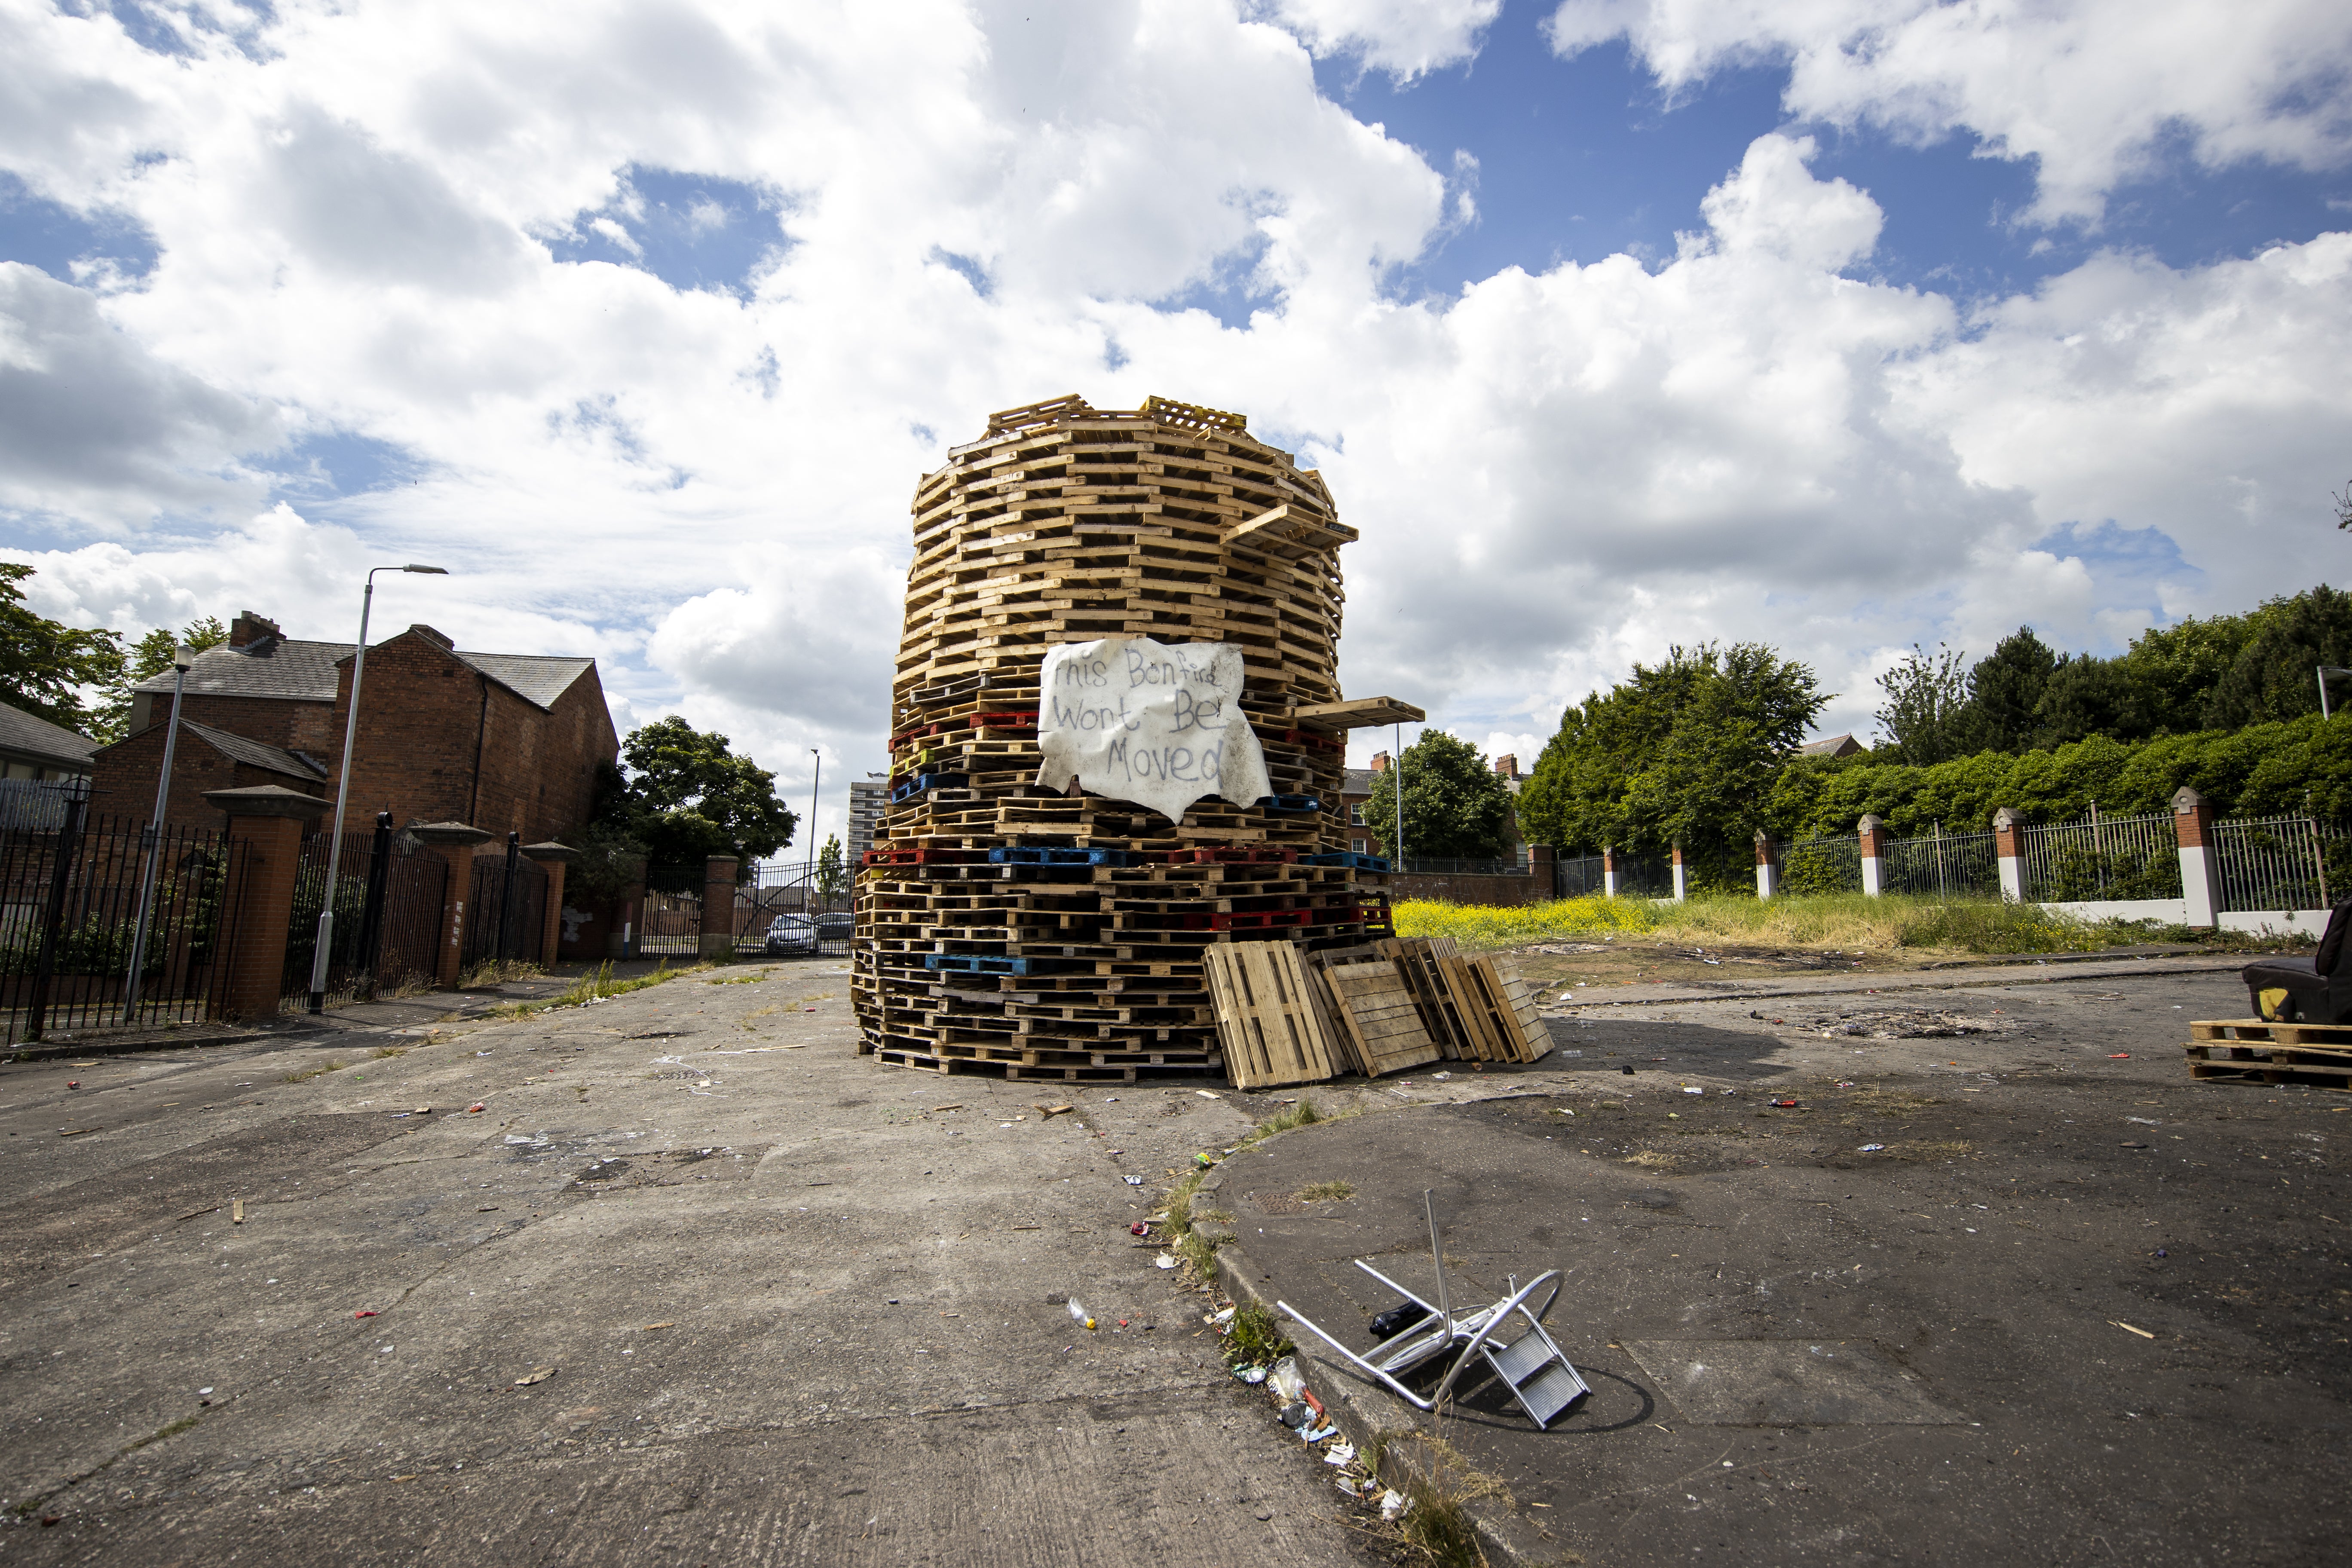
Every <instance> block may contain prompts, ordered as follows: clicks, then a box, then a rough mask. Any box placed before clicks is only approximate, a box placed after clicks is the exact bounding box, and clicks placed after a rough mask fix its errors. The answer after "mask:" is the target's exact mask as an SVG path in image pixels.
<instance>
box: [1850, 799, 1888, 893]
mask: <svg viewBox="0 0 2352 1568" xmlns="http://www.w3.org/2000/svg"><path fill="white" fill-rule="evenodd" d="M1856 837H1859V838H1860V839H1861V840H1862V890H1863V891H1864V892H1865V893H1867V894H1869V895H1870V896H1871V897H1872V898H1876V897H1878V896H1879V895H1880V894H1881V893H1883V892H1885V890H1886V824H1885V822H1883V821H1881V820H1880V819H1879V818H1878V817H1876V816H1865V817H1864V818H1863V819H1862V821H1861V823H1860V824H1859V825H1858V826H1857V828H1856Z"/></svg>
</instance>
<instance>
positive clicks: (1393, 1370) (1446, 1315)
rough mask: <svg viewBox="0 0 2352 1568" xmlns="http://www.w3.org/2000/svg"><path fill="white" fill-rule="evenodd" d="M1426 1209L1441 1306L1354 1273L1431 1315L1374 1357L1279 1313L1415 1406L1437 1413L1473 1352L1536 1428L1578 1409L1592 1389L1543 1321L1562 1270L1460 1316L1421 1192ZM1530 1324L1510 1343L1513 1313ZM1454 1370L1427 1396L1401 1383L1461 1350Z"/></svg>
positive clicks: (1283, 1304)
mask: <svg viewBox="0 0 2352 1568" xmlns="http://www.w3.org/2000/svg"><path fill="white" fill-rule="evenodd" d="M1421 1201H1422V1207H1423V1212H1424V1213H1426V1214H1427V1215H1428V1216H1429V1251H1430V1261H1431V1262H1432V1263H1433V1264H1434V1265H1435V1267H1436V1269H1437V1302H1436V1304H1435V1305H1434V1306H1432V1305H1431V1304H1430V1303H1429V1302H1427V1301H1424V1300H1422V1299H1421V1298H1420V1297H1418V1296H1416V1295H1414V1294H1413V1293H1412V1291H1410V1290H1408V1289H1405V1288H1404V1287H1403V1286H1402V1285H1400V1284H1398V1283H1397V1282H1396V1281H1395V1280H1393V1279H1390V1278H1389V1277H1388V1276H1387V1275H1385V1274H1383V1273H1381V1271H1380V1270H1379V1269H1377V1268H1373V1267H1372V1266H1371V1265H1370V1264H1369V1263H1367V1262H1365V1261H1364V1260H1363V1259H1362V1258H1358V1259H1356V1267H1357V1268H1360V1269H1362V1270H1363V1271H1364V1272H1365V1273H1367V1274H1369V1275H1370V1276H1371V1277H1372V1278H1373V1279H1377V1280H1379V1281H1380V1282H1381V1284H1383V1285H1385V1286H1387V1287H1388V1288H1389V1289H1391V1290H1393V1291H1395V1292H1396V1293H1397V1294H1398V1295H1400V1296H1402V1297H1403V1298H1404V1299H1405V1300H1408V1301H1411V1302H1412V1304H1413V1305H1414V1306H1416V1307H1419V1308H1421V1309H1422V1310H1423V1311H1425V1312H1427V1313H1429V1314H1430V1316H1429V1317H1427V1318H1423V1319H1422V1320H1421V1321H1419V1322H1417V1323H1415V1324H1414V1325H1413V1326H1412V1327H1411V1328H1408V1329H1405V1330H1404V1331H1402V1332H1400V1333H1397V1334H1393V1335H1391V1336H1390V1337H1389V1338H1388V1339H1387V1340H1385V1341H1383V1342H1381V1343H1380V1344H1379V1345H1377V1346H1375V1347H1374V1348H1373V1350H1372V1353H1371V1354H1370V1356H1369V1357H1366V1356H1360V1355H1358V1354H1357V1353H1356V1352H1354V1351H1351V1350H1349V1348H1348V1347H1347V1346H1346V1345H1343V1344H1341V1343H1340V1342H1339V1341H1338V1340H1335V1339H1333V1338H1332V1337H1331V1336H1330V1335H1329V1334H1327V1333H1325V1332H1324V1331H1322V1330H1321V1329H1318V1328H1317V1327H1316V1326H1315V1325H1314V1324H1313V1323H1311V1322H1309V1321H1307V1317H1306V1315H1305V1314H1304V1313H1302V1312H1300V1311H1299V1310H1298V1309H1297V1308H1296V1307H1294V1306H1292V1305H1291V1304H1290V1303H1289V1302H1287V1301H1276V1303H1275V1305H1276V1307H1278V1308H1280V1309H1281V1310H1283V1311H1284V1312H1285V1313H1286V1314H1288V1315H1289V1316H1290V1317H1291V1318H1293V1319H1296V1320H1297V1322H1298V1323H1299V1325H1300V1326H1301V1327H1303V1328H1305V1329H1306V1330H1307V1331H1308V1332H1309V1333H1312V1334H1313V1335H1314V1336H1315V1337H1316V1338H1317V1339H1318V1340H1321V1341H1322V1342H1324V1343H1325V1344H1327V1345H1329V1346H1330V1347H1331V1348H1332V1349H1333V1350H1335V1351H1338V1352H1339V1353H1340V1354H1341V1355H1343V1356H1345V1357H1347V1358H1348V1362H1349V1364H1350V1365H1351V1366H1353V1367H1355V1369H1356V1370H1357V1371H1359V1372H1360V1373H1363V1374H1364V1375H1365V1376H1367V1377H1370V1378H1372V1379H1374V1380H1376V1381H1378V1382H1379V1383H1380V1384H1382V1385H1383V1386H1385V1387H1386V1388H1387V1389H1388V1390H1389V1391H1390V1392H1391V1393H1392V1394H1396V1395H1397V1396H1398V1397H1399V1398H1401V1399H1403V1400H1405V1401H1406V1402H1408V1403H1409V1404H1411V1405H1412V1406H1413V1407H1414V1408H1416V1409H1420V1410H1434V1409H1436V1408H1437V1406H1438V1405H1439V1404H1440V1403H1441V1402H1443V1401H1444V1398H1445V1396H1446V1394H1447V1393H1448V1392H1449V1391H1450V1390H1451V1389H1452V1388H1453V1386H1454V1379H1455V1378H1456V1377H1458V1376H1460V1375H1461V1373H1462V1371H1463V1369H1464V1368H1465V1367H1466V1366H1468V1365H1469V1364H1470V1358H1471V1357H1472V1356H1473V1355H1474V1354H1475V1355H1476V1356H1478V1357H1480V1358H1481V1359H1482V1360H1483V1361H1484V1362H1485V1363H1486V1366H1487V1368H1488V1369H1489V1370H1490V1371H1491V1372H1492V1373H1494V1375H1495V1376H1496V1377H1498V1378H1500V1379H1501V1380H1502V1382H1503V1385H1504V1386H1505V1387H1507V1388H1508V1389H1509V1390H1510V1391H1511V1397H1512V1398H1513V1399H1514V1400H1516V1401H1517V1403H1518V1406H1519V1408H1520V1409H1522V1410H1524V1411H1526V1412H1527V1414H1528V1419H1529V1420H1531V1421H1533V1422H1534V1423H1535V1424H1536V1427H1537V1429H1538V1430H1539V1431H1540V1430H1541V1429H1543V1428H1545V1427H1547V1426H1550V1425H1551V1423H1552V1420H1553V1418H1554V1417H1556V1416H1558V1415H1560V1414H1562V1413H1563V1412H1565V1411H1569V1410H1572V1409H1574V1408H1575V1407H1576V1406H1577V1405H1578V1404H1579V1403H1580V1401H1582V1400H1583V1399H1585V1398H1586V1397H1588V1396H1589V1395H1590V1394H1591V1393H1592V1390H1591V1387H1590V1386H1588V1385H1587V1384H1586V1383H1585V1381H1584V1379H1583V1378H1582V1377H1580V1375H1578V1373H1577V1370H1576V1368H1575V1367H1573V1366H1571V1365H1570V1364H1569V1360H1568V1357H1567V1356H1566V1355H1565V1354H1564V1353H1562V1352H1561V1351H1560V1348H1559V1345H1557V1344H1555V1343H1553V1342H1552V1337H1551V1335H1549V1333H1547V1332H1545V1331H1544V1326H1543V1319H1544V1317H1545V1315H1546V1314H1548V1313H1549V1312H1550V1310H1551V1308H1552V1303H1553V1302H1554V1301H1556V1300H1559V1281H1560V1275H1559V1269H1557V1268H1547V1269H1546V1270H1544V1271H1543V1272H1542V1273H1541V1274H1538V1276H1536V1278H1535V1279H1532V1280H1529V1281H1528V1283H1527V1284H1526V1285H1524V1286H1522V1285H1520V1284H1519V1283H1518V1281H1517V1279H1512V1280H1511V1281H1510V1282H1509V1283H1510V1293H1509V1294H1508V1295H1507V1296H1505V1297H1503V1298H1502V1299H1501V1300H1497V1301H1496V1302H1495V1303H1494V1304H1493V1305H1491V1306H1486V1307H1481V1308H1479V1309H1478V1310H1476V1311H1475V1312H1469V1313H1465V1315H1463V1316H1461V1317H1458V1318H1457V1317H1455V1316H1454V1310H1453V1307H1452V1304H1451V1302H1450V1301H1449V1300H1448V1299H1447V1292H1446V1289H1445V1255H1444V1251H1443V1250H1442V1249H1441V1248H1440V1247H1439V1246H1438V1241H1437V1213H1436V1209H1435V1206H1434V1205H1433V1203H1432V1202H1431V1198H1430V1194H1428V1193H1426V1192H1424V1193H1423V1194H1421ZM1546 1285H1549V1286H1550V1287H1551V1291H1550V1293H1549V1295H1547V1296H1545V1297H1544V1300H1543V1305H1542V1306H1540V1307H1537V1308H1533V1309H1530V1308H1529V1307H1528V1300H1529V1299H1530V1298H1531V1297H1533V1296H1534V1295H1535V1293H1536V1292H1537V1291H1538V1290H1540V1289H1543V1288H1544V1287H1545V1286H1546ZM1514 1313H1517V1315H1518V1316H1520V1317H1522V1318H1525V1319H1526V1320H1527V1323H1528V1327H1527V1331H1526V1332H1525V1333H1522V1334H1520V1335H1519V1336H1518V1337H1517V1338H1516V1339H1506V1337H1505V1336H1506V1333H1507V1330H1508V1329H1509V1328H1510V1327H1511V1324H1510V1322H1509V1319H1510V1318H1511V1316H1512V1314H1514ZM1457 1351H1458V1353H1456V1354H1455V1355H1454V1364H1453V1365H1452V1366H1450V1367H1448V1368H1447V1369H1446V1372H1445V1375H1444V1377H1443V1378H1441V1379H1439V1380H1438V1384H1437V1387H1436V1389H1435V1391H1434V1392H1433V1393H1432V1394H1430V1395H1429V1396H1428V1397H1427V1398H1423V1396H1422V1395H1420V1394H1415V1393H1414V1392H1413V1391H1412V1389H1410V1388H1408V1387H1406V1386H1405V1385H1404V1384H1403V1383H1402V1381H1401V1379H1402V1374H1404V1373H1409V1372H1412V1370H1413V1369H1415V1368H1416V1367H1420V1366H1423V1365H1426V1364H1427V1363H1430V1362H1433V1361H1435V1360H1436V1359H1438V1358H1439V1357H1441V1356H1444V1355H1445V1354H1446V1353H1447V1352H1457Z"/></svg>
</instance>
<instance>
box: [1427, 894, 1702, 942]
mask: <svg viewBox="0 0 2352 1568" xmlns="http://www.w3.org/2000/svg"><path fill="white" fill-rule="evenodd" d="M1654 908H1655V906H1654V905H1653V904H1651V903H1650V901H1649V900H1646V899H1591V898H1586V899H1554V900H1550V901H1549V902H1548V903H1541V904H1517V905H1509V906H1499V905H1494V904H1457V903H1454V902H1453V901H1451V900H1446V899H1407V900H1404V901H1403V902H1402V903H1400V904H1398V905H1397V906H1396V910H1395V918H1396V931H1397V935H1399V936H1402V937H1423V936H1450V937H1452V938H1453V939H1454V941H1455V942H1459V943H1461V944H1462V946H1464V947H1465V948H1469V949H1472V950H1474V951H1475V950H1478V949H1485V948H1496V947H1517V946H1521V945H1524V944H1525V943H1528V942H1549V941H1552V940H1554V939H1556V938H1560V937H1585V936H1605V935H1610V934H1613V933H1617V932H1646V931H1650V930H1651V929H1652V928H1653V927H1654V925H1655V924H1656V915H1655V914H1654Z"/></svg>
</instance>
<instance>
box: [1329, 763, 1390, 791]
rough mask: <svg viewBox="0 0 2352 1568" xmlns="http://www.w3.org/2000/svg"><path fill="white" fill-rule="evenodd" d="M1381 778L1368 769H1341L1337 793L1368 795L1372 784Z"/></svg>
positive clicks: (1380, 775) (1378, 774)
mask: <svg viewBox="0 0 2352 1568" xmlns="http://www.w3.org/2000/svg"><path fill="white" fill-rule="evenodd" d="M1383 776H1384V775H1382V774H1380V773H1374V772H1372V770H1371V769H1370V768H1343V769H1341V770H1340V784H1339V793H1340V794H1341V795H1370V794H1371V793H1372V784H1373V782H1374V781H1375V780H1378V779H1380V778H1381V777H1383Z"/></svg>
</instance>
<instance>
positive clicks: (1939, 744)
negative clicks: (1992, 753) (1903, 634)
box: [1871, 643, 1978, 766]
mask: <svg viewBox="0 0 2352 1568" xmlns="http://www.w3.org/2000/svg"><path fill="white" fill-rule="evenodd" d="M1965 658H1968V656H1967V655H1966V654H1962V653H1954V652H1953V651H1952V650H1951V649H1950V648H1948V647H1944V646H1943V645H1942V644H1941V643H1938V644H1937V646H1936V651H1935V652H1934V653H1932V654H1931V653H1928V652H1927V650H1926V649H1924V648H1922V647H1920V646H1919V645H1918V644H1917V643H1913V644H1912V645H1911V651H1910V652H1909V653H1907V654H1905V655H1904V656H1903V658H1901V659H1899V660H1898V661H1896V663H1895V668H1892V669H1890V670H1888V671H1887V672H1886V673H1885V674H1884V675H1882V676H1880V677H1879V678H1878V689H1880V690H1881V691H1884V692H1885V694H1886V700H1885V702H1884V703H1882V704H1880V706H1879V709H1878V710H1877V712H1875V713H1874V714H1872V715H1871V717H1873V718H1874V719H1876V720H1877V721H1878V728H1879V731H1880V732H1881V734H1883V735H1884V736H1885V743H1886V744H1887V745H1888V746H1890V747H1891V748H1892V750H1893V751H1894V752H1895V754H1896V755H1898V756H1900V757H1901V758H1902V759H1903V760H1904V761H1905V762H1906V763H1916V764H1918V765H1920V766H1929V765H1932V764H1934V763H1940V762H1945V761H1948V759H1950V758H1953V757H1957V756H1960V755H1962V754H1964V753H1966V752H1971V751H1974V750H1975V749H1976V747H1975V744H1974V742H1975V740H1976V738H1977V730H1978V724H1977V713H1976V710H1975V708H1974V707H1973V706H1971V704H1970V702H1969V677H1968V672H1967V671H1966V670H1965V669H1964V668H1962V664H1961V661H1962V660H1964V659H1965Z"/></svg>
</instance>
